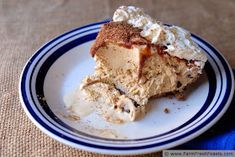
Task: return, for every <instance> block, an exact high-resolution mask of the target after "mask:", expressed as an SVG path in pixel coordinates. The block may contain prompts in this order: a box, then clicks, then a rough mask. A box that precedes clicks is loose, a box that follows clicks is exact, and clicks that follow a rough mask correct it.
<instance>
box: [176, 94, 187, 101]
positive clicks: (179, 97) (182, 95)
mask: <svg viewBox="0 0 235 157" xmlns="http://www.w3.org/2000/svg"><path fill="white" fill-rule="evenodd" d="M175 97H176V99H177V100H185V99H186V95H185V93H184V92H177V93H175Z"/></svg>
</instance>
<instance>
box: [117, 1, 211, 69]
mask: <svg viewBox="0 0 235 157" xmlns="http://www.w3.org/2000/svg"><path fill="white" fill-rule="evenodd" d="M113 21H114V22H121V21H125V22H127V23H128V24H131V25H133V27H137V28H139V29H142V31H141V32H140V35H141V36H143V37H145V38H146V39H148V40H150V41H151V42H152V43H153V44H159V45H164V46H165V47H167V49H166V50H165V51H166V52H167V53H169V54H170V55H172V56H176V57H178V58H180V59H186V60H188V61H190V60H194V61H197V63H198V66H199V67H201V68H203V67H204V64H205V62H206V61H207V57H206V55H205V53H204V52H203V51H202V50H201V48H200V47H199V46H198V45H197V44H196V43H195V42H194V41H193V40H192V39H191V34H190V32H188V31H186V30H184V29H183V28H181V27H178V26H165V25H163V24H162V23H161V22H159V21H156V20H155V19H153V18H151V17H150V16H149V15H147V14H145V13H144V11H143V10H142V9H140V8H136V7H133V6H121V7H119V8H118V9H117V10H116V11H115V13H114V15H113Z"/></svg>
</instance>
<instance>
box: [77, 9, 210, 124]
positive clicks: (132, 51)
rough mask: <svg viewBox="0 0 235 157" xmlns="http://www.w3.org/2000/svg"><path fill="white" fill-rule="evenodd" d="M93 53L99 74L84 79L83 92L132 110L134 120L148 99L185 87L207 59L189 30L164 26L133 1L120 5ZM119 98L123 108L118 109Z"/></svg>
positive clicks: (101, 33) (114, 108) (122, 110)
mask: <svg viewBox="0 0 235 157" xmlns="http://www.w3.org/2000/svg"><path fill="white" fill-rule="evenodd" d="M90 52H91V55H92V57H94V59H95V62H96V67H95V73H94V75H93V76H88V77H87V78H86V79H84V81H83V83H82V85H81V89H82V91H84V92H85V93H87V94H88V95H89V97H90V98H91V99H93V100H94V101H100V103H102V104H105V105H107V106H111V107H112V108H113V110H118V112H126V111H131V112H129V113H131V114H130V115H129V120H131V121H133V120H135V119H136V118H137V117H138V114H140V115H141V114H142V113H143V112H142V111H144V109H143V108H145V106H146V104H147V103H148V100H149V98H151V97H159V96H162V95H165V94H167V93H172V92H181V91H182V90H183V89H184V88H185V87H186V86H188V85H189V84H191V83H192V82H194V81H195V80H196V79H197V78H198V77H199V76H200V74H201V73H202V69H203V67H204V65H205V62H206V60H207V58H206V55H205V54H204V52H203V51H202V50H201V49H200V48H199V46H198V45H197V44H196V43H195V42H193V40H192V39H191V35H190V33H189V32H188V31H186V30H184V29H182V28H180V27H177V26H165V25H163V24H162V23H160V22H158V21H156V20H154V19H152V18H151V17H150V16H148V15H146V14H145V13H144V12H143V10H142V9H139V8H135V7H132V6H129V7H125V6H122V7H120V8H118V9H117V10H116V12H115V13H114V16H113V21H112V22H109V23H107V24H104V25H103V26H102V28H101V30H100V32H99V34H98V36H97V38H96V41H95V43H94V45H93V46H92V48H91V51H90ZM95 84H97V85H95ZM102 84H104V85H102ZM102 86H106V88H109V89H112V90H107V89H104V88H103V87H102ZM115 93H116V94H115ZM117 93H118V94H117ZM97 95H98V96H97ZM95 96H96V98H95ZM100 97H102V98H104V99H100ZM122 98H124V99H125V101H122V100H121V99H122ZM109 99H115V100H117V101H111V102H110V101H106V100H109ZM120 101H121V102H122V105H121V106H125V109H121V110H120V107H119V106H120V105H118V104H120ZM123 103H124V105H123ZM125 103H126V105H125ZM140 111H141V112H140ZM127 113H128V112H127ZM133 115H135V116H133ZM125 120H126V118H125Z"/></svg>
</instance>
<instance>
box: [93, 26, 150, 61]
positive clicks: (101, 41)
mask: <svg viewBox="0 0 235 157" xmlns="http://www.w3.org/2000/svg"><path fill="white" fill-rule="evenodd" d="M140 32H141V30H140V29H138V28H134V27H133V26H132V25H129V24H128V23H126V22H109V23H106V24H104V25H103V26H102V28H101V30H100V32H99V34H98V36H97V38H96V41H95V43H94V45H93V46H92V48H91V55H92V56H94V55H95V53H96V51H97V50H98V49H99V48H100V47H102V46H105V42H107V41H109V42H113V43H118V44H120V45H122V46H125V47H130V48H131V45H132V44H139V45H145V44H149V43H151V42H150V41H148V40H147V39H145V38H143V37H141V36H140Z"/></svg>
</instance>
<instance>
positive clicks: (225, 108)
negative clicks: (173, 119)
mask: <svg viewBox="0 0 235 157" xmlns="http://www.w3.org/2000/svg"><path fill="white" fill-rule="evenodd" d="M108 21H109V20H105V21H101V22H97V23H91V24H89V25H85V26H82V27H79V28H75V29H72V30H70V31H68V32H65V33H62V34H61V35H59V36H57V37H55V38H53V39H52V40H50V41H48V42H46V43H45V44H44V45H43V46H41V47H40V48H39V49H38V50H37V51H35V53H34V54H33V55H32V57H30V58H29V59H28V61H27V62H26V64H25V66H24V68H23V70H22V72H21V75H20V82H19V94H20V101H21V106H22V107H23V109H24V111H25V113H26V114H27V116H28V117H29V119H30V120H31V121H32V122H33V123H34V124H35V125H36V126H37V127H38V128H39V129H41V130H42V131H43V132H44V133H46V134H47V135H49V136H51V137H52V138H54V139H56V140H58V141H60V142H62V143H65V144H67V145H70V146H72V147H75V148H80V149H83V148H82V147H83V146H82V145H79V146H78V145H74V143H70V142H68V141H66V140H65V139H63V138H61V137H59V136H57V135H54V134H53V133H51V132H50V131H49V130H47V129H46V128H44V127H43V126H41V124H40V123H39V122H38V121H36V120H35V118H34V117H33V116H32V115H31V113H30V112H29V111H28V109H27V107H26V105H25V102H24V100H23V97H22V93H21V92H22V91H21V82H22V76H23V73H24V71H25V68H26V66H27V65H29V64H30V61H31V59H32V58H33V57H34V56H35V55H36V54H37V53H38V52H39V50H41V49H43V48H44V47H46V46H47V45H50V44H52V43H53V42H54V41H56V40H57V39H59V38H61V37H63V36H65V35H67V34H70V33H72V32H74V31H78V30H80V29H83V28H87V27H90V26H94V25H99V24H103V23H106V22H108ZM192 35H194V36H195V37H198V39H199V40H200V41H202V43H203V44H206V46H208V45H209V46H210V47H211V48H213V49H214V50H215V51H217V52H218V53H219V55H220V56H221V57H222V59H223V60H224V61H225V63H226V65H227V66H228V69H229V72H230V74H231V79H232V85H233V86H232V88H231V93H230V96H229V98H228V101H227V102H226V104H225V106H224V108H223V110H222V111H221V112H220V113H219V114H218V115H217V116H216V117H215V118H214V119H213V120H212V121H210V122H209V123H208V124H207V125H206V126H207V127H205V126H204V127H203V128H201V129H199V130H198V131H196V132H194V133H193V134H191V136H190V137H191V138H190V137H186V139H185V138H184V140H183V141H181V140H180V141H181V143H180V144H182V143H185V142H187V141H189V140H191V139H193V138H195V137H197V136H199V135H201V133H203V132H205V131H206V130H208V129H209V128H210V127H211V126H213V125H214V124H215V123H216V122H217V121H218V120H219V119H220V118H221V117H222V115H224V113H225V112H226V110H227V109H228V107H229V104H230V103H231V100H232V97H233V94H234V76H233V72H232V69H231V67H230V65H229V64H228V61H227V60H226V59H225V57H224V56H223V55H222V54H221V53H220V52H219V51H218V50H217V49H216V48H215V47H213V46H212V44H210V43H209V42H207V41H205V40H204V39H203V38H201V37H199V36H198V35H195V34H192ZM207 44H208V45H207ZM211 48H210V49H211ZM213 52H214V51H213ZM168 145H169V147H168V148H170V147H172V146H170V144H168ZM177 145H179V144H177ZM173 146H176V144H173ZM154 148H155V147H152V148H147V149H139V150H138V151H136V152H133V151H134V150H130V151H122V152H120V151H119V152H118V153H117V151H116V153H114V151H113V150H107V151H105V150H104V149H103V150H102V151H101V152H99V151H100V149H98V150H99V151H97V148H92V149H91V147H89V148H87V147H86V146H85V147H84V150H87V151H92V152H96V153H105V154H120V155H124V154H139V153H141V154H144V153H149V152H153V151H156V148H155V149H154ZM158 148H159V147H158ZM164 148H165V149H167V147H164ZM93 149H94V150H93ZM157 150H158V149H157Z"/></svg>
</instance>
